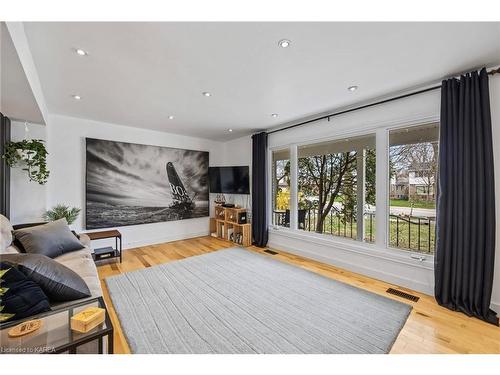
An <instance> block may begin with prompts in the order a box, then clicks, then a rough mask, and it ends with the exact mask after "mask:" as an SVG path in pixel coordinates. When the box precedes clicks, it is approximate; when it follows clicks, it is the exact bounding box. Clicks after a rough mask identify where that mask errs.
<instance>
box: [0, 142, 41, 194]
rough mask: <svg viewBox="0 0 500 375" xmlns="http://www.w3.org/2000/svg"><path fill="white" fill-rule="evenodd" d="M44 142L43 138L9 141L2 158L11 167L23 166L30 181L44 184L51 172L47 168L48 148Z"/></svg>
mask: <svg viewBox="0 0 500 375" xmlns="http://www.w3.org/2000/svg"><path fill="white" fill-rule="evenodd" d="M43 142H44V141H43V140H41V139H30V140H28V139H24V140H22V141H19V142H9V143H7V145H6V146H5V152H4V154H3V155H2V158H4V159H5V162H6V163H7V165H8V166H9V167H11V168H15V167H22V170H23V171H26V172H27V173H28V178H29V180H30V181H36V182H38V183H39V184H40V185H44V184H45V183H46V182H47V179H48V178H49V173H50V172H49V170H47V150H46V148H45V145H44V144H43Z"/></svg>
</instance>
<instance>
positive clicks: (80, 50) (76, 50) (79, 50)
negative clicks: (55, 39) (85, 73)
mask: <svg viewBox="0 0 500 375" xmlns="http://www.w3.org/2000/svg"><path fill="white" fill-rule="evenodd" d="M75 52H76V54H77V55H80V56H87V55H88V52H87V51H84V50H83V49H81V48H77V49H75Z"/></svg>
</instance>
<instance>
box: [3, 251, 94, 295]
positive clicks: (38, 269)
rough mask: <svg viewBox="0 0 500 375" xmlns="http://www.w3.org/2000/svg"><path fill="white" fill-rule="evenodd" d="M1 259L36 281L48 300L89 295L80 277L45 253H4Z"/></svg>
mask: <svg viewBox="0 0 500 375" xmlns="http://www.w3.org/2000/svg"><path fill="white" fill-rule="evenodd" d="M2 261H3V262H4V263H7V264H10V265H12V266H15V267H17V269H19V271H21V272H22V273H23V274H24V275H25V276H26V277H27V278H28V279H29V280H32V281H34V282H35V283H37V284H38V285H39V286H40V287H41V288H42V290H43V291H44V293H45V294H46V295H47V296H48V297H49V300H50V301H55V302H64V301H73V300H76V299H80V298H85V297H90V295H91V293H90V290H89V288H88V286H87V284H86V283H85V281H84V280H83V279H82V277H80V276H79V275H78V274H77V273H76V272H75V271H73V270H71V269H70V268H68V267H66V266H65V265H63V264H61V263H59V262H57V261H55V260H53V259H51V258H49V257H47V256H45V255H41V254H6V255H3V256H2Z"/></svg>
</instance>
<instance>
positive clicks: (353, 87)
mask: <svg viewBox="0 0 500 375" xmlns="http://www.w3.org/2000/svg"><path fill="white" fill-rule="evenodd" d="M357 89H358V86H349V87H348V88H347V90H349V91H356V90H357Z"/></svg>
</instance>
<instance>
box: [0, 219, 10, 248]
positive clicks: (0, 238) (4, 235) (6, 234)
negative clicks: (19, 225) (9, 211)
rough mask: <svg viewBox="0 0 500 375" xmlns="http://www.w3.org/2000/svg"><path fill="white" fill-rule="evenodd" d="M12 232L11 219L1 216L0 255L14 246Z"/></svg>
mask: <svg viewBox="0 0 500 375" xmlns="http://www.w3.org/2000/svg"><path fill="white" fill-rule="evenodd" d="M12 230H13V229H12V225H11V224H10V221H9V219H7V218H6V217H5V216H3V215H0V254H3V253H4V252H5V250H6V249H7V248H8V247H9V246H10V245H11V244H12Z"/></svg>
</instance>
